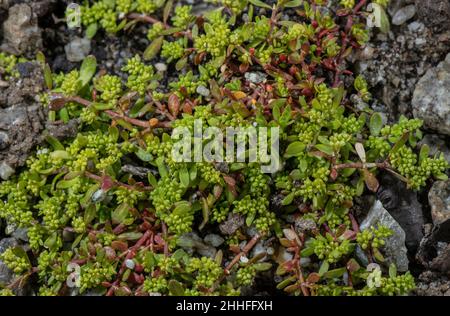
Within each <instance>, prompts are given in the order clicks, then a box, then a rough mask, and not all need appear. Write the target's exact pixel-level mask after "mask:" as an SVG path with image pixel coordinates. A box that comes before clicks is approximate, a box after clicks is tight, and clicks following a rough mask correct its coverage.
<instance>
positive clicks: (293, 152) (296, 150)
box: [284, 142, 306, 158]
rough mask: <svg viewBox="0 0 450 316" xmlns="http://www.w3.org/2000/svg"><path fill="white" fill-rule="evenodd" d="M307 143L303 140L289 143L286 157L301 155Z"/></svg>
mask: <svg viewBox="0 0 450 316" xmlns="http://www.w3.org/2000/svg"><path fill="white" fill-rule="evenodd" d="M305 148H306V147H305V145H304V144H303V143H301V142H293V143H291V144H289V146H288V148H287V149H286V152H285V153H284V157H285V158H290V157H296V156H300V154H302V153H303V152H304V150H305Z"/></svg>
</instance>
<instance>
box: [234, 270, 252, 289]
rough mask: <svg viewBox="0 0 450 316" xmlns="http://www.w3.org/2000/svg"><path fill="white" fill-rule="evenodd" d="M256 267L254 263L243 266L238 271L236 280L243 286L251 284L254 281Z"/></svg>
mask: <svg viewBox="0 0 450 316" xmlns="http://www.w3.org/2000/svg"><path fill="white" fill-rule="evenodd" d="M255 275H256V269H255V267H254V266H253V265H248V266H245V267H242V268H240V269H239V270H238V272H237V273H236V282H237V283H238V284H239V285H242V286H249V285H251V284H252V283H253V280H254V278H255Z"/></svg>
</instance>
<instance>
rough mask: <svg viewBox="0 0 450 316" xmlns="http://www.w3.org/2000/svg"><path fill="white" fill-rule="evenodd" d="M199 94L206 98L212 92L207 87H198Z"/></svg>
mask: <svg viewBox="0 0 450 316" xmlns="http://www.w3.org/2000/svg"><path fill="white" fill-rule="evenodd" d="M197 93H198V94H200V95H202V96H204V97H209V94H210V91H209V89H208V88H206V87H205V86H198V87H197Z"/></svg>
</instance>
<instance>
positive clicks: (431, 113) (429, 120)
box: [412, 54, 450, 135]
mask: <svg viewBox="0 0 450 316" xmlns="http://www.w3.org/2000/svg"><path fill="white" fill-rule="evenodd" d="M449 95H450V54H448V55H447V57H446V58H445V60H444V61H443V62H441V63H440V64H439V65H438V66H437V67H436V68H431V69H429V70H428V71H427V72H426V74H425V75H424V76H423V77H422V78H421V79H420V80H419V82H418V83H417V85H416V88H415V91H414V96H413V100H412V108H413V114H414V117H416V118H420V119H422V120H423V121H424V124H425V127H428V128H430V129H432V130H435V131H437V132H438V133H441V134H446V135H450V99H449V98H448V96H449Z"/></svg>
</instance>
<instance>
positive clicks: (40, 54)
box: [36, 51, 45, 65]
mask: <svg viewBox="0 0 450 316" xmlns="http://www.w3.org/2000/svg"><path fill="white" fill-rule="evenodd" d="M36 61H37V62H39V63H40V64H42V65H44V64H45V55H44V53H43V52H41V51H39V52H37V53H36Z"/></svg>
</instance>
